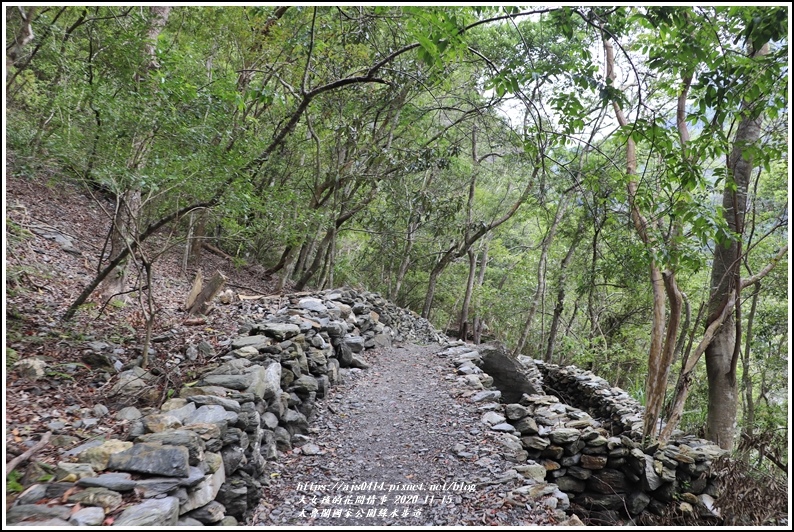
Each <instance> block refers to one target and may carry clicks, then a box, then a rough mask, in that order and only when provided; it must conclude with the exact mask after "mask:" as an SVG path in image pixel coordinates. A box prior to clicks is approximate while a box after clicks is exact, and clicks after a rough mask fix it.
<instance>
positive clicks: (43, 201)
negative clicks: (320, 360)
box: [4, 172, 564, 526]
mask: <svg viewBox="0 0 794 532" xmlns="http://www.w3.org/2000/svg"><path fill="white" fill-rule="evenodd" d="M5 187H6V189H5V200H6V201H5V205H6V218H5V220H6V257H5V258H6V261H5V268H6V276H5V278H6V293H5V299H4V304H5V305H4V306H5V309H4V310H5V315H6V320H5V327H4V330H5V348H6V351H5V353H6V364H5V365H4V372H5V375H4V377H5V383H6V387H5V397H4V413H5V422H6V434H5V436H6V437H5V441H4V451H5V458H6V464H9V463H13V461H14V460H15V459H17V458H20V457H22V456H24V454H25V453H26V452H28V451H30V450H31V448H33V447H35V446H36V443H37V442H39V441H40V440H41V439H42V438H43V437H44V435H45V434H49V437H50V439H49V442H48V443H47V444H46V445H44V446H41V447H40V448H38V449H37V450H36V452H35V454H32V455H30V456H28V457H27V458H26V459H24V460H18V464H15V466H16V467H15V471H14V475H12V479H13V482H7V485H6V491H5V497H6V498H5V501H6V507H8V505H10V504H12V503H13V501H14V498H15V496H16V495H17V494H18V493H19V491H21V489H22V487H23V486H25V485H28V484H30V483H32V482H36V481H41V480H42V479H43V478H46V477H47V476H48V475H51V471H52V469H53V466H54V465H56V464H57V463H58V462H61V461H69V460H71V459H72V458H71V457H70V455H69V451H70V450H71V449H73V448H75V447H78V446H79V445H81V444H83V443H85V442H87V441H89V440H91V439H95V438H97V437H102V438H111V437H121V438H123V437H124V436H125V433H126V432H127V430H128V429H129V427H128V424H127V423H126V422H125V421H124V420H121V419H117V418H116V416H115V415H114V414H115V413H116V412H118V410H120V409H121V408H123V407H125V406H128V405H126V404H120V403H117V402H114V399H113V398H111V397H110V396H109V393H108V392H109V390H110V387H111V386H112V383H113V381H114V375H115V371H116V370H117V369H118V368H114V367H106V366H105V365H104V362H103V361H106V360H108V359H110V360H112V361H115V362H117V363H118V364H119V365H123V366H126V365H129V364H133V363H135V361H136V359H138V358H139V357H140V354H141V346H142V344H143V332H144V326H143V324H144V321H143V311H142V308H141V306H140V305H139V304H138V303H137V302H136V300H135V298H134V297H133V299H132V301H131V302H130V303H127V304H124V305H110V306H106V307H103V306H102V305H101V302H100V301H98V300H97V299H96V298H92V299H91V300H90V304H89V305H87V306H86V308H85V309H83V310H81V311H80V312H78V314H77V316H76V317H75V318H74V319H73V320H72V321H70V322H63V321H61V320H60V319H59V318H60V316H61V315H62V314H63V312H64V311H65V310H66V308H67V307H68V306H69V304H70V303H71V302H72V301H73V300H74V298H75V297H77V295H78V294H79V292H80V291H81V290H82V289H83V287H84V286H85V285H86V284H87V283H88V282H89V281H90V280H91V279H92V277H93V275H94V274H95V272H96V270H97V262H98V258H99V257H100V256H101V253H102V249H103V246H104V241H105V237H106V235H107V230H108V227H109V218H108V215H107V213H108V212H111V207H112V205H111V204H110V203H109V202H108V200H107V199H104V198H102V197H99V196H97V195H96V194H95V193H94V192H92V191H90V190H86V189H82V188H80V187H78V186H77V185H75V186H70V185H68V184H66V185H65V184H64V183H63V182H58V183H57V184H55V183H50V182H48V181H47V180H46V177H37V178H30V177H27V176H20V175H16V174H14V173H12V172H8V173H7V175H6V183H5ZM149 249H150V250H151V251H157V250H159V252H161V253H162V255H161V256H160V257H159V258H158V259H157V261H156V263H155V268H154V273H155V278H154V282H153V294H154V296H155V301H156V305H157V309H158V310H157V320H156V322H155V329H154V331H153V332H154V338H155V343H154V344H153V345H152V351H151V370H152V372H153V373H155V374H158V375H159V376H160V381H159V383H158V394H157V396H156V397H155V398H150V399H149V402H150V403H151V404H138V405H137V406H141V407H145V406H152V407H156V406H159V404H158V403H160V402H162V401H163V400H165V399H166V398H167V397H168V396H169V395H170V393H171V390H178V389H179V388H180V387H181V385H182V384H183V383H185V382H188V381H190V380H191V379H193V378H194V377H195V375H196V373H197V372H198V370H199V369H200V368H201V367H202V365H204V364H207V363H208V362H211V361H213V360H215V358H216V357H217V356H219V355H220V354H221V353H224V352H226V351H228V349H229V344H230V342H231V339H232V338H235V337H236V336H237V330H238V327H239V325H240V323H241V322H242V321H245V320H246V317H247V316H248V315H250V314H252V313H262V312H263V311H264V310H267V309H275V308H278V306H279V304H280V299H279V297H277V296H276V297H270V298H262V299H246V300H244V301H241V300H239V298H237V299H235V300H234V301H235V303H233V304H230V305H218V306H217V307H216V308H215V310H214V311H213V312H211V313H210V314H209V315H208V316H206V317H204V318H202V319H200V320H194V319H192V318H191V317H189V316H187V315H186V314H185V312H184V311H183V309H182V308H183V304H184V300H185V297H186V294H187V292H188V291H189V289H190V284H191V281H192V279H193V275H194V274H195V271H194V270H189V271H187V272H183V271H182V269H181V260H182V250H183V247H182V246H181V245H180V244H179V243H178V242H175V241H171V240H168V238H167V236H166V235H161V236H158V237H157V238H155V239H153V240H152V242H151V243H150V248H149ZM201 268H202V270H203V271H204V272H205V273H209V274H211V273H212V272H214V271H215V270H220V271H222V272H223V273H224V274H226V275H227V277H228V279H229V280H228V282H227V286H228V287H230V288H232V289H233V290H234V292H235V296H239V295H244V296H249V298H255V297H258V296H268V295H269V296H274V293H275V290H274V287H275V279H271V278H267V277H265V276H264V275H263V273H262V272H263V269H262V268H261V267H258V266H250V267H245V266H239V265H234V264H232V263H231V262H230V261H228V260H226V259H223V258H220V257H218V256H215V255H212V254H209V253H206V252H205V253H204V256H203V259H202V264H201ZM133 281H134V279H133ZM202 342H203V344H202ZM200 344H201V345H203V347H204V348H202V349H200V350H199V351H198V353H196V352H194V353H193V355H194V356H187V351H189V349H191V346H192V347H195V346H196V345H200ZM439 349H441V347H440V346H437V345H436V346H427V347H414V346H411V345H408V344H406V345H405V346H404V347H401V348H397V347H395V348H391V349H386V350H382V351H368V352H367V355H366V357H367V358H368V359H369V362H370V363H371V364H372V367H371V368H370V369H367V370H363V371H361V370H355V369H354V370H349V371H347V372H346V381H345V383H344V384H343V385H341V386H338V387H336V388H333V389H332V392H331V394H330V396H329V398H328V399H326V400H324V401H322V402H321V403H320V414H319V415H318V417H317V419H316V421H315V422H314V423H313V427H312V431H315V432H316V437H312V441H313V442H315V444H316V445H317V447H316V448H313V447H312V446H308V447H306V446H303V447H302V448H301V453H302V454H298V453H295V452H294V451H292V452H287V453H280V456H279V457H278V461H277V462H274V463H273V471H274V473H273V475H272V476H271V482H270V485H269V486H268V487H267V488H266V493H265V497H264V499H263V502H262V504H261V506H260V507H259V509H258V511H257V512H256V515H255V518H254V524H257V525H263V526H271V525H276V524H277V525H287V524H304V525H318V526H319V525H322V526H328V525H353V524H360V525H379V524H397V525H482V524H492V525H532V524H535V525H537V524H553V523H556V522H558V521H560V520H561V519H563V518H564V515H562V514H561V513H560V512H557V513H556V514H555V511H554V506H555V503H553V501H551V500H550V498H549V497H548V495H549V494H545V495H546V497H545V499H543V497H540V498H538V497H530V496H529V494H528V491H527V490H526V489H525V490H524V491H523V492H522V491H521V490H520V488H521V487H522V486H523V484H524V482H523V480H522V479H521V478H519V477H521V475H520V474H519V473H518V472H517V471H516V470H515V469H514V468H513V466H515V464H511V463H509V462H506V461H505V460H504V459H503V458H502V451H503V449H501V448H500V444H499V442H498V441H497V438H498V434H496V433H494V432H491V431H489V430H487V428H486V426H485V425H483V424H481V423H480V418H481V416H482V413H483V410H486V409H488V408H492V407H488V406H485V407H483V405H482V404H481V403H473V402H472V401H471V400H470V399H471V398H470V397H467V395H470V394H471V392H470V391H468V392H467V391H466V390H465V389H464V388H462V387H461V385H460V384H459V383H457V382H456V380H455V377H454V375H453V373H454V368H452V367H451V366H449V365H448V363H447V362H446V361H444V360H442V359H440V358H437V357H436V356H435V355H434V353H435V352H436V351H438V350H439ZM97 354H102V355H108V356H102V357H97ZM33 357H36V358H41V359H43V360H45V361H46V363H47V365H46V368H44V372H43V375H38V376H34V375H32V374H30V375H29V374H25V373H24V372H22V371H20V368H19V366H16V365H15V364H16V363H17V362H19V361H23V360H25V359H30V358H33ZM500 449H501V450H500ZM307 451H308V452H307ZM312 485H314V486H319V485H322V486H323V487H326V488H327V490H323V491H325V492H327V494H326V495H323V496H318V498H317V499H316V500H315V499H313V496H314V495H315V494H317V493H316V491H317V490H314V489H312ZM345 485H347V486H348V487H349V491H346V489H345V487H344V486H345ZM354 488H359V489H355V490H354ZM516 489H518V490H519V491H515V490H516ZM389 490H391V491H389ZM317 495H319V494H317ZM325 496H328V497H329V499H328V500H325V499H324V498H323V497H325ZM348 497H350V499H348ZM362 497H363V499H361V498H362ZM397 497H402V498H400V499H398V498H397ZM551 498H553V497H551ZM541 499H543V500H544V501H545V502H543V503H540V502H539V501H540V500H541ZM359 511H360V514H359ZM348 512H349V515H348ZM373 513H374V516H373V515H372V514H373ZM359 515H361V517H359Z"/></svg>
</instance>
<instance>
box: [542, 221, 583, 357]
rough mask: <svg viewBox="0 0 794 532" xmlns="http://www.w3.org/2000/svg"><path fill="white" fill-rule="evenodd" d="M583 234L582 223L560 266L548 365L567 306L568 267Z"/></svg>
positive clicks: (547, 350)
mask: <svg viewBox="0 0 794 532" xmlns="http://www.w3.org/2000/svg"><path fill="white" fill-rule="evenodd" d="M581 232H582V224H581V222H580V223H579V227H578V228H577V230H576V235H575V236H574V238H573V240H572V241H571V246H570V247H569V248H568V253H566V254H565V257H564V258H563V259H562V263H561V264H560V275H559V277H558V278H557V304H556V305H555V306H554V314H553V316H552V318H551V325H550V326H549V341H548V343H547V344H546V353H545V354H544V355H543V360H544V361H545V362H546V363H548V364H550V363H551V357H552V356H553V355H554V343H555V342H556V341H557V330H558V329H559V327H560V319H561V317H562V312H563V310H564V306H565V281H566V279H567V277H568V273H567V272H568V266H569V265H570V264H571V260H572V259H573V255H574V252H575V251H576V245H577V244H578V243H579V235H580V234H581Z"/></svg>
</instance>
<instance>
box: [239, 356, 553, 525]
mask: <svg viewBox="0 0 794 532" xmlns="http://www.w3.org/2000/svg"><path fill="white" fill-rule="evenodd" d="M442 349H443V348H442V347H441V346H439V345H429V346H416V345H405V346H402V347H392V348H389V349H382V350H374V351H369V352H368V353H367V358H368V361H369V363H370V364H372V367H371V368H369V369H366V370H358V369H352V370H343V375H344V382H343V383H341V384H339V385H337V386H335V387H333V388H332V390H331V391H330V393H329V394H328V396H327V397H326V398H325V399H324V400H322V401H318V414H317V417H316V418H315V420H314V421H313V423H312V428H311V429H310V434H309V438H310V440H311V441H308V442H307V443H306V444H303V445H302V446H300V447H298V446H296V448H295V449H293V451H291V452H287V453H284V455H282V456H281V457H280V459H279V461H278V462H274V463H272V468H273V473H272V474H271V477H272V479H271V483H270V485H269V486H267V487H265V488H264V489H265V493H264V497H263V499H262V502H261V503H260V505H259V507H258V508H257V510H256V512H255V514H254V519H253V525H254V526H273V525H316V526H383V525H400V526H459V525H504V526H521V525H528V526H532V525H550V524H557V523H558V522H559V520H560V519H564V515H563V514H562V512H560V511H557V512H556V514H555V511H554V510H552V509H550V508H549V507H548V506H546V505H544V504H539V503H538V502H536V501H532V500H529V499H527V498H525V496H524V495H522V494H519V493H511V492H512V489H514V488H516V487H520V486H523V485H524V484H525V483H526V484H529V483H531V481H529V480H526V479H523V478H521V477H520V475H517V474H516V472H515V471H514V470H512V468H513V467H514V466H516V465H517V464H515V463H510V462H508V461H506V460H505V459H504V458H503V456H502V451H503V450H504V449H503V448H502V447H501V444H500V443H499V441H498V439H497V437H498V435H497V434H496V433H495V432H493V431H491V430H489V429H488V427H487V426H486V425H485V424H483V423H482V422H481V421H480V418H481V417H482V414H483V412H484V411H485V410H487V409H488V408H493V405H491V406H488V405H482V404H480V403H473V402H471V401H470V400H469V399H468V396H470V395H471V394H472V393H474V392H475V390H474V389H472V388H467V387H465V385H464V384H462V383H460V382H458V380H457V376H456V375H455V371H454V368H453V367H451V366H450V365H449V362H448V361H447V360H445V359H442V358H441V357H438V356H437V355H435V353H437V352H439V351H441V350H442Z"/></svg>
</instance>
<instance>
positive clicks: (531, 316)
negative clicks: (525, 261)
mask: <svg viewBox="0 0 794 532" xmlns="http://www.w3.org/2000/svg"><path fill="white" fill-rule="evenodd" d="M566 209H567V198H566V197H563V198H562V200H560V202H559V204H558V205H557V212H556V213H555V215H554V221H553V222H552V223H551V227H549V230H548V231H547V233H546V237H545V238H544V239H543V243H542V244H541V246H540V259H539V260H538V286H537V288H536V289H535V294H534V295H533V296H532V302H531V303H530V306H529V312H527V319H526V321H525V322H524V328H523V330H522V331H521V336H520V337H519V338H518V343H517V344H516V347H515V349H514V350H513V356H518V355H520V354H521V351H522V350H523V349H524V346H525V345H526V343H527V338H529V331H530V330H531V329H532V323H533V321H534V320H535V312H536V311H537V308H538V302H539V301H540V298H541V296H542V295H543V294H544V293H545V292H546V258H547V257H548V254H549V248H550V247H551V244H552V242H554V237H555V235H556V233H557V226H558V225H559V224H560V220H562V217H563V215H564V214H565V211H566Z"/></svg>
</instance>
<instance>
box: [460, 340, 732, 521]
mask: <svg viewBox="0 0 794 532" xmlns="http://www.w3.org/2000/svg"><path fill="white" fill-rule="evenodd" d="M473 353H476V354H477V355H476V356H475V355H474V354H473ZM504 354H505V350H504V348H503V347H502V346H500V345H498V344H490V345H484V346H478V347H477V349H476V351H475V350H474V349H473V346H472V348H471V349H470V350H469V351H468V352H463V353H460V354H459V356H458V358H457V359H456V360H455V361H454V362H455V364H456V365H458V366H459V373H461V374H465V373H466V372H467V371H468V370H467V369H466V368H467V366H470V365H474V366H476V367H479V368H484V367H488V366H489V364H490V365H493V363H492V362H489V360H490V359H494V358H496V357H498V358H500V359H501V358H504ZM513 360H514V364H515V365H516V366H517V367H518V368H520V369H517V370H516V371H517V373H520V374H522V375H525V378H526V380H527V382H531V383H534V386H536V387H537V388H538V389H539V390H541V389H542V390H543V391H542V392H541V393H535V394H532V393H524V394H523V395H522V397H521V399H520V400H518V401H515V402H511V403H508V404H505V405H504V411H503V414H504V416H503V417H502V416H499V417H498V418H494V419H496V420H498V421H500V423H499V424H495V425H494V426H493V427H492V429H493V430H497V431H500V432H507V433H510V434H513V435H515V436H516V437H518V438H520V440H521V443H522V445H523V447H524V449H525V450H526V451H527V459H528V461H529V462H530V463H536V464H540V465H542V466H543V467H544V468H545V470H546V479H547V480H549V481H553V482H555V483H557V485H558V486H559V487H560V489H561V490H562V491H564V492H565V493H567V494H568V495H569V496H570V499H571V502H572V503H573V505H574V507H578V508H579V510H580V511H581V513H582V516H580V517H588V518H590V519H591V521H592V522H601V523H603V524H607V523H615V522H617V521H618V520H620V519H621V518H622V517H623V516H629V517H631V518H636V517H638V516H640V515H641V514H643V512H650V513H651V514H655V515H661V514H662V513H663V512H664V510H665V508H666V507H668V506H669V505H670V504H671V503H673V502H675V503H676V504H677V505H678V510H679V511H680V512H681V513H682V514H685V515H689V516H691V517H719V510H718V509H717V508H716V507H715V498H716V496H717V485H716V480H715V479H714V478H712V477H711V476H710V472H711V466H712V463H713V462H714V460H716V459H717V458H719V457H720V456H723V455H724V454H725V451H724V450H722V449H720V448H719V446H717V445H715V444H713V443H712V442H709V441H706V440H703V439H699V438H696V437H694V436H689V435H685V434H683V433H681V432H680V431H679V432H677V433H675V434H674V436H673V438H672V439H671V440H670V442H669V443H668V444H667V445H663V446H662V445H659V444H656V445H653V446H651V447H648V448H644V447H643V446H642V445H641V443H640V441H641V438H642V416H643V413H644V410H643V408H642V406H641V405H640V404H639V403H638V402H637V401H636V400H634V399H633V398H632V397H630V396H629V394H628V393H626V392H625V391H624V390H621V389H620V388H614V387H611V386H610V385H609V383H607V382H606V381H605V380H604V379H602V378H600V377H598V376H596V375H594V374H593V373H592V372H589V371H584V370H581V369H579V368H576V367H574V366H568V367H559V366H556V365H551V364H544V363H543V362H541V361H536V360H532V359H530V358H528V357H524V356H519V357H518V358H517V359H513ZM500 384H502V385H505V383H504V382H502V383H500V382H499V380H498V379H497V380H496V381H495V385H497V386H499V385H500ZM507 384H508V385H511V384H512V383H507ZM484 421H487V420H484Z"/></svg>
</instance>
